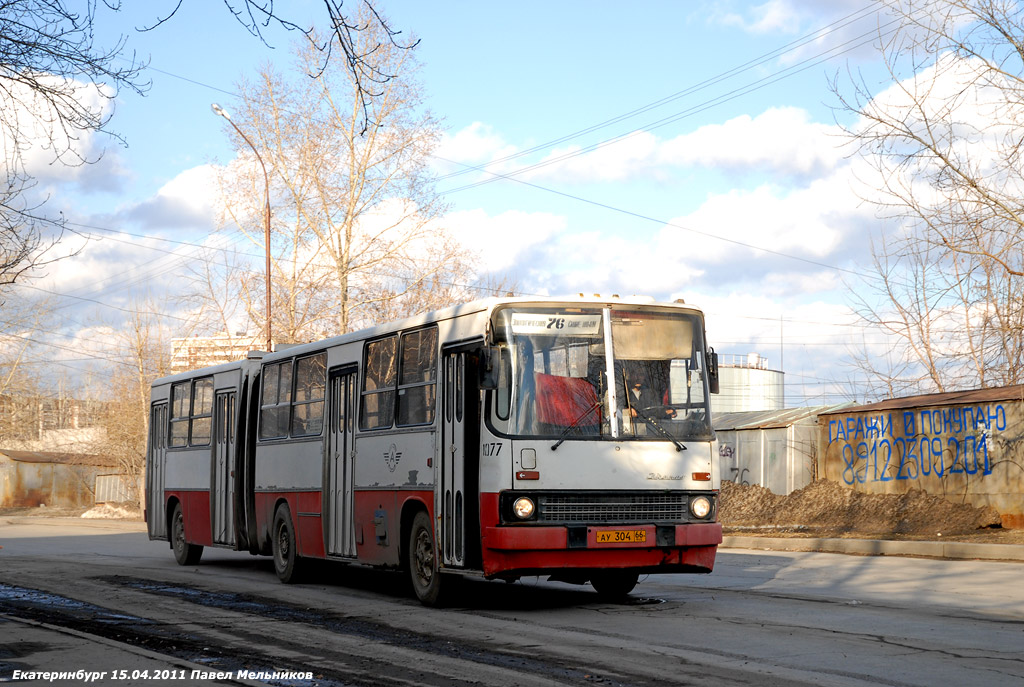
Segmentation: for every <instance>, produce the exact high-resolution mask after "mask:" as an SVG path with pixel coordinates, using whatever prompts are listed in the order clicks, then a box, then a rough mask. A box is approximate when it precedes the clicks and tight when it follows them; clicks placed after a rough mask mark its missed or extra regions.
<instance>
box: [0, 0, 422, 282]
mask: <svg viewBox="0 0 1024 687" xmlns="http://www.w3.org/2000/svg"><path fill="white" fill-rule="evenodd" d="M182 1H183V0H179V2H178V4H177V5H175V6H174V8H173V9H171V11H170V12H169V13H168V14H166V15H164V16H162V17H158V18H157V19H156V20H155V22H154V24H153V25H151V26H149V27H146V28H143V29H142V30H143V31H146V30H151V29H153V28H155V27H156V26H160V25H163V24H165V23H167V22H168V21H170V20H171V19H172V18H173V17H174V16H175V14H176V13H177V11H178V9H179V8H180V6H181V2H182ZM224 5H225V7H226V8H227V10H228V11H229V12H230V13H231V14H232V15H233V16H234V18H235V19H236V20H237V21H239V22H240V23H241V24H243V25H244V26H245V27H246V28H247V29H248V30H249V31H250V33H252V34H253V35H254V36H256V37H258V38H259V39H260V40H263V41H264V42H265V43H266V38H265V31H266V30H267V29H268V28H269V27H270V26H271V25H276V26H280V27H282V28H285V29H287V30H290V31H297V32H299V33H300V34H301V35H302V36H303V37H304V38H305V41H306V43H307V45H309V46H310V48H311V49H312V50H314V51H316V53H317V54H318V55H319V62H317V63H316V64H314V65H311V71H310V75H311V76H315V75H317V74H319V73H320V72H322V71H324V70H325V69H327V66H328V65H329V64H330V61H331V60H330V58H331V53H332V50H333V49H334V48H335V47H338V48H340V50H341V52H342V54H343V56H344V65H345V68H346V69H347V70H348V72H349V74H350V75H351V77H352V79H353V80H354V82H355V83H356V84H357V93H358V102H359V103H360V104H361V107H362V112H363V117H362V120H361V121H362V127H363V128H364V130H365V129H366V127H368V126H369V124H370V123H372V120H371V118H370V116H369V115H370V103H371V102H372V100H373V99H374V98H375V97H376V96H377V95H378V94H379V92H380V91H381V90H382V89H383V88H384V87H385V86H386V85H387V84H388V82H389V81H390V80H391V79H392V78H394V75H393V74H392V73H391V72H389V71H386V70H384V69H382V68H380V67H379V66H378V65H383V64H384V63H381V62H378V61H377V60H376V59H375V58H374V55H375V53H376V52H377V51H378V50H381V49H401V50H408V49H410V48H412V47H414V46H415V42H409V43H402V42H400V41H399V40H398V36H399V34H400V32H398V31H395V30H394V29H392V28H391V27H390V26H389V25H388V24H387V22H386V21H385V20H384V19H383V18H382V17H381V16H380V15H379V14H378V13H377V12H376V10H375V9H374V8H373V6H372V4H371V3H370V2H369V1H368V0H363V2H362V3H361V4H359V5H357V7H359V8H361V10H360V11H358V12H356V13H354V14H353V13H351V12H349V11H346V8H345V7H344V3H343V2H339V1H337V0H324V17H325V19H326V21H327V25H328V27H329V32H330V33H329V34H328V36H330V38H328V39H320V38H319V37H318V34H317V32H316V30H315V28H314V27H304V26H300V25H299V24H297V23H296V22H295V21H293V20H292V19H290V18H289V17H288V16H287V15H286V14H283V13H280V12H278V11H277V10H275V7H274V3H273V0H240V1H239V2H235V1H234V0H224ZM120 10H121V3H120V2H119V1H116V0H83V1H82V2H77V3H69V2H67V0H5V1H4V2H2V3H0V144H2V145H3V153H4V164H5V170H4V174H5V175H6V179H4V180H0V183H2V182H3V181H6V183H4V184H3V185H2V186H0V189H2V190H0V287H2V286H3V285H4V284H10V283H13V282H14V281H15V280H16V279H18V278H19V277H20V276H21V275H22V274H24V273H26V272H27V271H29V270H30V268H31V267H33V266H38V265H39V264H41V263H45V262H46V261H47V260H48V258H47V257H46V255H47V253H46V252H45V249H46V248H49V247H52V246H53V245H54V244H55V243H56V242H57V241H59V239H60V237H61V234H62V232H63V229H64V220H63V217H61V216H60V215H54V214H49V215H48V214H46V213H44V212H43V207H44V206H45V204H46V200H47V199H46V198H31V196H32V195H33V193H34V192H33V189H34V188H35V186H36V180H35V176H34V173H33V170H32V169H31V168H30V165H27V164H26V154H27V153H28V152H29V151H30V150H46V151H48V154H49V156H50V158H51V160H50V161H49V162H50V163H56V164H65V165H82V164H88V163H92V162H95V161H96V160H98V159H99V157H100V155H101V154H102V153H101V152H96V151H97V150H100V149H99V148H96V149H94V148H93V147H91V146H90V145H89V143H90V139H91V137H93V136H95V135H97V134H100V135H103V136H105V137H107V138H109V139H112V140H116V141H121V139H120V137H119V136H118V135H117V134H116V132H114V131H113V130H112V129H111V128H110V122H111V118H112V116H113V110H112V108H110V107H109V105H110V103H111V102H113V100H114V99H115V98H116V97H117V94H118V92H119V91H120V90H121V89H125V88H127V89H130V90H132V91H135V92H137V93H145V92H146V90H147V89H148V85H149V84H148V82H146V81H145V80H144V78H143V77H144V73H145V68H146V64H145V63H144V62H143V61H140V60H139V59H138V58H137V57H136V56H135V54H134V52H132V51H131V50H130V49H129V47H128V43H129V36H126V35H122V36H120V37H119V38H118V40H117V41H116V42H115V44H114V45H112V46H108V47H101V46H97V45H96V44H95V42H94V36H93V27H94V25H95V24H96V22H97V21H98V17H99V14H100V12H101V11H107V12H109V13H116V12H118V11H120ZM364 33H372V34H373V36H374V37H375V41H379V43H378V42H370V41H367V40H364V39H363V34H364ZM121 142H123V141H121Z"/></svg>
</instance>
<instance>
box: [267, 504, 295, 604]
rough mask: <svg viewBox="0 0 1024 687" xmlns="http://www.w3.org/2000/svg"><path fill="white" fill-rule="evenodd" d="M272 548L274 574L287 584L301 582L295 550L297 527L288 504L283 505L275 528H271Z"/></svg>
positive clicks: (279, 508) (276, 515) (277, 514)
mask: <svg viewBox="0 0 1024 687" xmlns="http://www.w3.org/2000/svg"><path fill="white" fill-rule="evenodd" d="M270 536H271V548H272V549H273V552H274V572H275V573H277V578H278V579H279V580H281V581H282V582H284V583H285V584H291V583H292V582H298V581H299V572H300V570H301V568H302V566H301V565H299V556H298V552H297V551H296V550H295V526H294V525H293V524H292V514H291V511H290V510H289V509H288V504H286V503H282V504H281V505H280V506H279V507H278V509H277V513H275V514H274V526H273V527H272V528H271V535H270Z"/></svg>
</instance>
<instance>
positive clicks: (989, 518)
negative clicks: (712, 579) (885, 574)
mask: <svg viewBox="0 0 1024 687" xmlns="http://www.w3.org/2000/svg"><path fill="white" fill-rule="evenodd" d="M718 514H719V519H720V520H721V522H722V525H723V526H724V527H725V528H726V529H728V530H733V531H744V530H753V531H757V530H769V531H776V532H785V531H789V532H806V533H808V534H813V535H815V536H842V535H874V536H887V535H909V536H930V537H934V536H950V535H960V534H970V533H972V532H977V531H978V530H979V529H982V528H986V527H998V526H999V524H1000V520H999V513H997V512H996V511H995V509H993V508H975V507H974V506H971V505H970V504H965V503H953V502H951V501H947V500H946V499H943V498H941V497H939V496H932V495H931V494H927V493H925V492H923V491H920V490H912V491H908V492H906V493H905V494H864V493H861V492H857V491H853V490H852V489H847V488H845V487H842V486H840V485H839V484H837V483H836V482H831V481H829V480H823V479H819V480H816V481H814V482H811V483H810V484H808V485H807V486H806V487H804V488H803V489H798V490H797V491H794V492H793V493H791V494H788V495H786V496H779V495H778V494H774V493H772V492H771V491H769V490H768V489H766V488H764V487H761V486H749V487H748V486H742V485H738V484H734V483H733V482H726V481H723V482H722V493H721V502H720V504H719V511H718Z"/></svg>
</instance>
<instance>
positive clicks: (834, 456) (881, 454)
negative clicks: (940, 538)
mask: <svg viewBox="0 0 1024 687" xmlns="http://www.w3.org/2000/svg"><path fill="white" fill-rule="evenodd" d="M921 398H922V400H923V399H924V398H926V397H921ZM818 427H819V447H820V450H819V462H818V470H819V476H820V477H824V478H827V479H831V480H835V481H837V482H839V483H840V484H844V485H846V486H848V487H852V488H853V489H855V490H857V491H862V492H868V493H882V494H892V493H902V492H906V491H908V490H910V489H921V490H923V491H926V492H928V493H929V494H935V495H941V496H944V497H945V498H947V499H949V500H951V501H955V502H965V503H971V504H973V505H975V506H992V507H993V508H995V509H996V510H997V511H999V513H1000V515H1001V516H1002V519H1003V525H1004V526H1006V527H1024V442H1022V441H1021V439H1022V438H1024V403H1022V402H1021V401H1020V400H984V401H979V402H971V403H961V404H942V405H937V404H936V405H929V404H928V402H927V401H925V400H923V402H922V403H921V404H920V405H917V406H911V405H906V406H905V407H899V408H881V409H878V408H876V409H869V410H860V411H858V410H857V408H851V409H849V411H841V412H836V413H828V414H823V415H821V416H820V417H819V423H818Z"/></svg>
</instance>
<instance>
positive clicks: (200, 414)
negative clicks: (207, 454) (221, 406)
mask: <svg viewBox="0 0 1024 687" xmlns="http://www.w3.org/2000/svg"><path fill="white" fill-rule="evenodd" d="M191 415H192V417H191V424H192V427H191V430H190V432H189V444H190V445H192V446H209V444H210V432H211V429H212V427H213V377H206V378H205V379H197V380H196V381H195V382H194V384H193V386H192V413H191Z"/></svg>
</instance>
